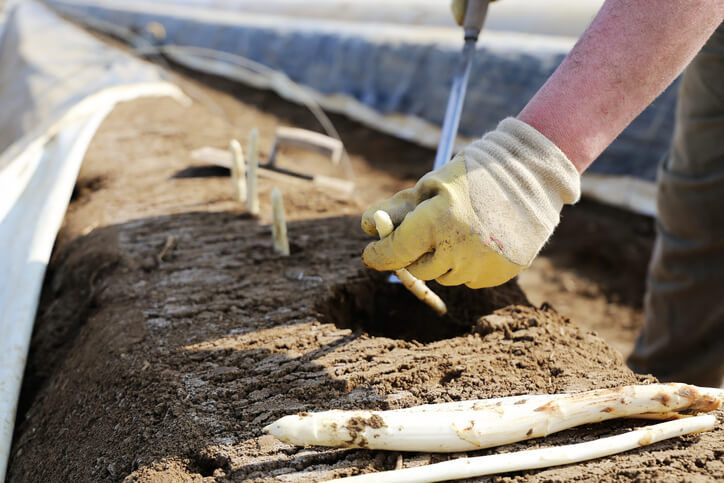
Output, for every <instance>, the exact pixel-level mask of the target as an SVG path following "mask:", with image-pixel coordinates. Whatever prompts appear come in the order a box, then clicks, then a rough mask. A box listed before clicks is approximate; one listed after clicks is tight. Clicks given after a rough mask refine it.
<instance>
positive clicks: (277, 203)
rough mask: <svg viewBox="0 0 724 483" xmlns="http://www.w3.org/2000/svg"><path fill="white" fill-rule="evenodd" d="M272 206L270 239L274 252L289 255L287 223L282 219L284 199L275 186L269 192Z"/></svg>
mask: <svg viewBox="0 0 724 483" xmlns="http://www.w3.org/2000/svg"><path fill="white" fill-rule="evenodd" d="M271 205H272V238H273V240H274V251H275V252H277V253H279V254H281V255H284V256H288V255H289V239H288V238H287V221H286V218H285V217H284V198H283V197H282V192H281V191H279V188H277V187H276V186H275V187H274V189H273V190H272V192H271Z"/></svg>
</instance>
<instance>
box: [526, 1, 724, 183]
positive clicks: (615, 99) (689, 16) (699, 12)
mask: <svg viewBox="0 0 724 483" xmlns="http://www.w3.org/2000/svg"><path fill="white" fill-rule="evenodd" d="M723 19H724V1H723V0H607V1H606V2H605V4H604V5H603V7H602V8H601V11H600V12H599V13H598V15H597V16H596V18H595V19H594V21H593V23H592V24H591V26H590V27H589V28H588V29H587V30H586V32H585V33H584V34H583V36H582V37H581V39H580V40H579V42H578V43H577V44H576V46H575V47H574V48H573V50H572V51H571V52H570V54H569V55H568V56H567V57H566V59H565V60H564V61H563V62H562V63H561V65H560V66H559V67H558V69H556V71H555V72H554V73H553V75H552V76H551V77H550V79H548V82H546V84H545V85H544V86H543V87H541V89H540V90H539V91H538V93H537V94H536V95H535V96H534V97H533V98H532V99H531V101H530V102H529V103H528V105H527V106H526V107H525V108H524V109H523V111H521V113H520V114H519V115H518V119H520V120H521V121H524V122H526V123H528V124H530V125H531V126H533V127H535V128H536V129H537V130H538V131H540V132H541V133H542V134H544V135H545V136H546V137H548V139H550V140H551V141H553V142H554V143H555V144H556V145H557V146H558V147H559V148H560V149H561V150H562V151H563V152H564V153H566V155H567V156H568V158H569V159H570V160H571V161H572V162H573V164H574V165H575V166H576V168H577V169H578V171H579V172H581V173H582V172H583V171H584V170H585V169H586V168H587V167H588V166H589V165H590V164H591V163H592V162H593V161H594V160H595V159H596V158H597V157H598V155H600V154H601V152H602V151H603V150H604V149H605V148H606V147H607V146H608V145H609V144H610V143H611V142H612V141H613V140H614V139H615V138H616V136H618V135H619V134H620V133H621V131H622V130H623V129H624V128H625V127H626V126H627V125H628V124H629V123H630V122H631V121H632V120H633V119H634V118H635V117H636V116H637V115H638V114H639V113H640V112H641V111H642V110H643V109H644V108H645V107H646V106H647V105H648V104H650V103H651V102H652V101H653V100H654V99H655V98H656V97H657V96H658V95H659V94H660V93H661V92H662V91H663V90H664V89H665V88H666V87H667V86H668V85H669V84H670V83H671V82H672V81H673V80H674V79H675V78H676V76H677V75H679V73H681V71H682V70H683V69H684V67H685V66H686V65H687V64H688V63H689V62H690V61H691V59H692V58H693V57H694V55H696V53H697V52H698V51H699V49H701V47H702V46H703V45H704V43H705V42H706V40H707V39H708V38H709V36H710V35H711V34H712V33H713V32H714V30H715V29H716V28H717V26H718V25H719V24H720V23H721V22H722V20H723Z"/></svg>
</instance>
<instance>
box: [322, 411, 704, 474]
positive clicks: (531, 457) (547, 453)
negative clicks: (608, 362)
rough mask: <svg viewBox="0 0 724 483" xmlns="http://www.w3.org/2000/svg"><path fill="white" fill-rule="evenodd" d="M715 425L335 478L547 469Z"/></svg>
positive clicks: (680, 425)
mask: <svg viewBox="0 0 724 483" xmlns="http://www.w3.org/2000/svg"><path fill="white" fill-rule="evenodd" d="M715 424H716V417H715V416H697V417H692V418H687V419H683V420H677V421H669V422H666V423H659V424H654V425H652V426H649V427H646V428H643V429H638V430H634V431H629V432H628V433H624V434H619V435H617V436H610V437H607V438H601V439H598V440H595V441H587V442H585V443H578V444H568V445H564V446H558V447H549V448H540V449H533V450H526V451H517V452H514V453H503V454H494V455H489V456H478V457H476V458H458V459H454V460H451V461H445V462H443V463H436V464H432V465H425V466H418V467H415V468H404V469H400V470H393V471H383V472H379V473H368V474H365V475H359V476H352V477H349V478H342V479H339V480H335V481H344V482H350V483H351V482H355V483H362V482H373V481H374V482H384V483H403V482H404V483H407V482H410V483H412V482H415V483H422V482H432V481H447V480H457V479H460V478H473V477H478V476H485V475H493V474H497V473H505V472H509V471H521V470H531V469H536V468H547V467H549V466H558V465H567V464H571V463H578V462H581V461H586V460H591V459H594V458H601V457H604V456H610V455H612V454H616V453H621V452H623V451H629V450H632V449H635V448H638V447H641V446H646V445H649V444H653V443H658V442H659V441H662V440H664V439H668V438H673V437H676V436H683V435H685V434H691V433H698V432H701V431H708V430H710V429H712V428H713V427H714V425H715Z"/></svg>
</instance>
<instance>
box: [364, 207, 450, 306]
mask: <svg viewBox="0 0 724 483" xmlns="http://www.w3.org/2000/svg"><path fill="white" fill-rule="evenodd" d="M374 217H375V226H376V228H377V233H379V235H380V239H382V238H385V237H387V236H388V235H389V234H390V233H392V230H394V229H395V225H393V224H392V219H391V218H390V215H389V214H388V213H387V212H386V211H383V210H377V211H376V212H375V215H374ZM395 275H397V278H399V279H400V281H401V282H402V284H403V285H404V286H405V287H407V289H408V290H409V291H410V292H412V293H413V295H415V297H417V298H418V299H420V300H422V301H423V302H425V303H426V304H427V305H429V306H430V307H432V308H433V310H434V311H435V312H437V313H438V314H440V315H445V314H446V313H447V306H446V305H445V302H443V301H442V299H441V298H440V297H439V296H438V295H437V294H436V293H435V292H433V291H432V290H430V287H428V286H427V285H425V282H423V281H422V280H420V279H418V278H416V277H414V276H413V275H412V274H411V273H410V272H408V271H407V270H406V269H404V268H402V269H400V270H396V271H395Z"/></svg>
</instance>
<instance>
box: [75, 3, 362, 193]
mask: <svg viewBox="0 0 724 483" xmlns="http://www.w3.org/2000/svg"><path fill="white" fill-rule="evenodd" d="M63 13H65V14H66V15H67V16H69V17H71V18H73V19H76V20H77V21H78V22H81V23H84V24H86V25H88V26H90V27H91V28H94V29H96V30H100V31H102V32H105V33H108V34H111V35H114V36H116V37H119V38H121V39H122V40H124V41H125V42H126V43H127V44H128V45H129V47H130V48H131V50H132V51H133V52H135V53H137V54H138V55H140V56H142V57H144V58H146V59H148V60H151V61H154V62H158V63H161V64H163V65H164V66H165V67H166V68H167V71H166V72H167V74H168V75H169V76H171V77H173V79H174V80H178V81H182V82H179V83H182V84H184V87H192V89H190V90H193V91H195V93H192V92H188V94H189V95H191V97H193V98H195V99H196V100H197V101H199V102H200V103H201V104H203V105H204V106H205V107H207V108H209V109H210V110H211V111H216V112H217V113H218V114H220V116H221V117H222V118H223V120H224V122H226V124H227V125H229V126H231V127H232V128H234V127H235V126H234V125H233V123H232V122H231V120H230V119H229V118H228V116H227V115H226V112H225V111H224V110H223V109H222V108H221V107H220V106H219V104H218V103H216V102H215V101H213V99H211V98H210V97H209V96H208V95H206V94H205V93H204V92H203V91H202V90H201V89H198V88H196V87H195V86H192V84H190V83H189V82H187V81H186V80H185V79H183V78H182V77H181V76H179V75H177V74H175V73H173V72H171V71H170V69H171V68H172V66H171V65H170V64H169V63H168V61H166V59H164V58H158V57H154V58H149V57H148V56H149V55H152V54H167V55H170V56H173V53H174V51H176V52H185V53H189V54H191V55H193V54H196V55H202V56H207V57H210V58H211V59H213V60H215V61H219V62H225V63H227V64H231V65H234V66H236V67H239V68H241V69H244V70H246V71H248V72H251V73H253V74H256V75H259V76H262V77H265V78H266V79H268V80H270V83H271V84H273V83H274V82H273V81H274V80H275V81H277V83H281V84H284V86H285V87H286V88H287V92H291V93H292V100H296V101H297V102H299V103H301V104H303V105H304V106H305V107H306V108H307V109H308V110H309V111H310V112H311V113H312V115H313V116H314V117H315V119H316V120H317V122H319V124H320V125H321V126H322V129H324V131H325V132H326V134H327V135H328V136H330V137H332V138H334V139H337V140H338V141H339V142H340V143H342V162H343V166H344V169H345V174H346V175H347V177H348V178H349V179H350V180H352V181H354V178H355V177H354V171H353V170H352V163H351V161H350V159H349V156H348V154H347V149H346V148H345V146H344V142H343V141H342V138H341V137H340V135H339V132H338V131H337V129H336V128H335V127H334V124H333V123H332V121H331V119H329V117H328V116H327V114H326V113H325V112H324V110H323V109H322V107H321V106H320V105H319V103H318V102H317V100H316V99H315V98H314V96H313V95H312V94H311V93H309V91H308V90H307V89H305V88H304V87H302V86H300V85H299V84H297V83H296V82H294V81H293V80H291V79H290V78H289V77H288V76H287V75H286V74H284V73H283V72H279V71H276V70H274V69H272V68H270V67H268V66H266V65H264V64H261V63H259V62H256V61H253V60H251V59H248V58H246V57H243V56H241V55H238V54H232V53H230V52H225V51H223V50H217V49H212V48H207V47H197V46H190V45H179V44H165V45H155V44H153V43H151V42H150V41H149V40H148V39H146V38H145V37H143V36H142V35H139V34H137V33H135V32H133V31H132V30H131V29H129V28H127V27H122V26H119V25H116V24H113V23H110V22H107V21H105V20H100V19H97V18H92V17H82V18H79V17H77V16H75V15H73V14H72V13H69V12H65V11H64V12H63Z"/></svg>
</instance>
